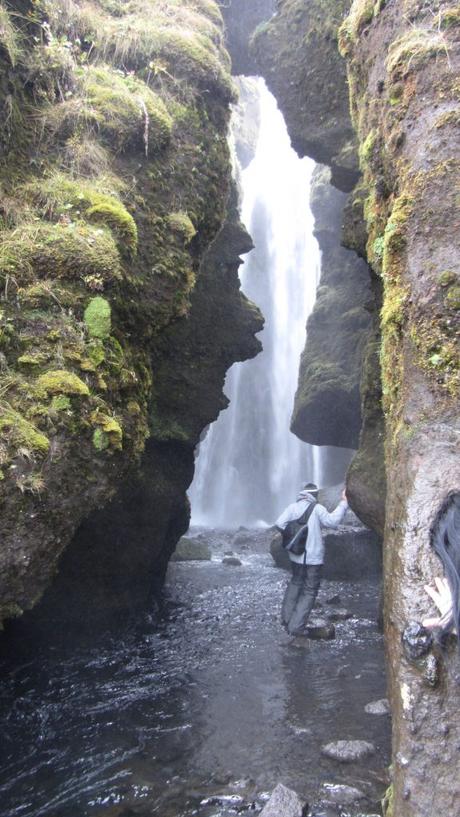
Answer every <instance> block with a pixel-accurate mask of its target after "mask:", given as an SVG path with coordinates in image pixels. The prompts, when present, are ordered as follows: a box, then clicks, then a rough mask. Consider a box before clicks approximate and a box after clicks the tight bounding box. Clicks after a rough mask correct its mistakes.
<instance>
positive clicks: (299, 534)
mask: <svg viewBox="0 0 460 817" xmlns="http://www.w3.org/2000/svg"><path fill="white" fill-rule="evenodd" d="M317 504H318V503H317V502H311V503H310V505H309V506H308V508H307V509H306V510H305V511H304V512H303V514H302V516H299V518H298V519H293V520H292V522H288V523H287V525H286V527H285V528H284V531H283V547H284V549H285V550H288V551H289V552H290V553H293V554H294V556H301V555H302V553H304V552H305V545H306V544H307V536H308V520H309V519H310V516H311V514H312V512H313V509H314V507H315V505H317Z"/></svg>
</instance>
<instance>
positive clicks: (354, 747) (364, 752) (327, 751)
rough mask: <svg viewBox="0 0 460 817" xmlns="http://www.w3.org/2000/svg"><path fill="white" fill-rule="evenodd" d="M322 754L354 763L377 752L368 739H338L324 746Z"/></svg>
mask: <svg viewBox="0 0 460 817" xmlns="http://www.w3.org/2000/svg"><path fill="white" fill-rule="evenodd" d="M321 754H322V755H324V756H325V757H330V758H332V760H338V761H339V763H354V762H356V761H358V760H363V759H364V758H365V757H368V756H369V755H373V754H375V746H374V744H373V743H369V742H368V741H367V740H337V741H335V742H334V743H327V744H326V745H325V746H323V747H322V748H321Z"/></svg>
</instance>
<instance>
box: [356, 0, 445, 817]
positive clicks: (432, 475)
mask: <svg viewBox="0 0 460 817" xmlns="http://www.w3.org/2000/svg"><path fill="white" fill-rule="evenodd" d="M361 5H362V4H361V3H358V2H357V0H355V2H354V3H353V6H352V10H351V15H350V18H349V19H348V21H346V23H345V27H347V28H348V29H349V30H351V27H352V25H351V24H352V18H353V16H354V15H355V13H357V11H358V10H359V7H360V6H361ZM452 11H454V14H452ZM401 12H403V13H402V14H401ZM457 15H458V11H457V8H456V7H455V6H452V5H449V4H448V3H441V4H437V5H436V7H435V8H434V7H430V8H428V6H427V4H426V3H424V2H422V0H406V1H405V2H403V3H400V4H393V3H387V4H385V7H384V8H383V9H379V13H378V14H377V15H376V14H375V13H374V17H373V19H372V21H370V22H368V23H367V24H366V25H365V27H364V28H363V29H362V30H356V36H353V37H351V38H350V39H349V40H348V43H347V48H346V57H347V61H348V78H349V86H350V91H351V110H352V117H353V121H354V123H355V126H356V129H357V133H358V138H359V140H360V144H361V168H362V171H363V181H362V184H363V186H364V187H366V188H367V199H366V203H365V207H364V212H365V217H366V222H367V225H366V226H367V232H368V241H367V252H368V258H369V260H370V262H371V264H372V267H373V269H374V272H375V275H376V276H378V278H379V279H380V281H381V285H382V290H383V303H382V310H381V317H380V323H381V331H382V345H381V350H380V363H381V369H382V391H383V398H382V402H383V407H384V411H385V460H386V471H387V498H386V520H385V542H384V550H385V558H384V563H385V568H384V569H385V576H384V585H385V612H386V641H387V651H388V657H389V667H388V669H389V683H390V697H391V699H392V700H393V701H401V690H403V699H404V696H405V693H404V691H405V690H414V689H417V690H418V693H417V700H416V702H415V701H412V698H411V696H410V695H408V697H407V699H405V700H404V706H403V709H401V707H399V706H395V708H394V712H393V752H394V762H393V764H392V786H391V789H390V790H389V792H388V794H387V797H386V798H385V800H386V802H385V803H384V810H385V813H388V814H393V813H394V814H404V815H407V817H412V815H414V817H415V815H421V814H427V815H428V814H430V815H431V814H442V813H450V812H452V811H453V812H455V809H456V802H457V801H458V796H459V788H458V785H456V784H454V782H453V781H457V774H456V768H457V764H458V758H457V757H456V754H455V750H454V749H453V746H455V745H456V744H457V743H458V740H459V739H460V732H459V728H458V724H457V725H456V726H454V727H453V731H452V729H450V730H449V739H448V740H444V739H441V743H442V753H443V768H444V770H445V774H444V775H443V777H442V779H439V778H437V779H436V785H435V786H433V768H434V765H433V764H434V763H435V762H436V761H435V756H436V753H437V752H438V751H439V742H438V741H437V740H436V741H434V742H433V741H432V736H433V735H434V734H438V732H437V730H438V729H439V721H440V718H441V719H442V721H443V722H445V723H453V724H455V723H456V717H457V711H458V689H457V688H456V684H455V672H456V670H455V666H456V658H454V654H453V653H452V654H447V653H446V654H445V655H444V656H443V660H442V663H443V679H444V680H443V683H442V685H440V686H439V688H438V689H434V688H433V687H430V686H429V684H426V683H425V679H423V678H422V676H421V672H420V667H417V666H416V665H414V664H412V663H411V662H408V661H407V659H406V657H405V656H404V655H403V653H402V650H401V631H402V630H403V629H404V627H405V626H406V623H407V621H409V620H411V619H413V615H414V611H417V610H420V611H423V610H425V609H426V594H425V592H424V589H423V588H424V585H426V584H430V583H431V581H432V580H433V577H435V576H437V575H439V569H440V563H439V562H438V561H437V559H436V557H435V555H434V553H433V550H432V548H431V547H430V529H431V526H432V525H433V521H434V520H435V519H436V514H437V512H438V510H439V509H440V508H441V505H442V503H443V502H444V500H445V498H446V495H447V493H448V492H449V490H454V491H455V490H457V486H458V481H459V468H458V463H459V460H460V448H459V444H458V428H459V412H458V406H459V393H460V354H459V348H460V346H459V342H458V341H459V334H458V319H457V314H458V313H456V302H457V301H456V288H457V287H456V284H457V282H458V279H457V281H456V280H455V278H454V277H453V276H452V274H451V273H452V272H456V271H457V270H458V256H459V251H460V247H459V234H458V228H457V225H456V223H455V218H453V214H454V213H456V212H457V211H458V189H457V187H458V185H457V179H458V173H459V169H460V168H459V161H458V156H459V139H458V119H457V116H456V114H455V111H456V109H457V107H458V90H459V88H458V74H459V71H460V41H459V33H458V32H459V28H458V25H457V24H456V23H457V19H456V18H457ZM370 133H375V134H376V136H377V138H376V140H375V143H374V145H373V148H372V150H368V147H369V145H368V144H366V142H367V139H368V136H369V134H370ZM382 239H383V241H382ZM366 451H367V456H366ZM369 453H370V451H369V448H368V446H367V448H366V446H364V448H363V449H362V451H361V452H360V454H358V459H357V461H356V463H353V465H352V468H351V470H350V475H349V483H350V488H351V490H352V491H353V490H354V489H355V485H354V480H355V477H356V472H357V476H358V479H359V481H360V482H361V483H362V474H363V473H364V472H365V471H366V470H367V471H368V474H369V477H368V484H369V485H372V480H373V472H372V468H373V463H372V458H371V457H370V456H369ZM359 458H360V459H359ZM360 472H361V476H360ZM361 498H364V492H361ZM409 699H410V700H409ZM415 732H417V740H418V741H421V742H423V743H424V745H425V746H426V747H427V751H426V752H423V753H419V754H418V753H416V752H415V753H412V754H411V759H410V762H409V763H408V764H402V763H400V762H399V760H400V758H401V756H402V755H404V756H408V755H407V752H408V751H409V753H411V752H412V748H413V747H414V734H415ZM410 747H412V748H410ZM408 791H410V802H409V801H408V800H407V792H408Z"/></svg>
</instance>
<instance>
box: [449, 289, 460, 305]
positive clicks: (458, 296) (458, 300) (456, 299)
mask: <svg viewBox="0 0 460 817" xmlns="http://www.w3.org/2000/svg"><path fill="white" fill-rule="evenodd" d="M446 302H447V305H448V306H449V307H450V308H451V309H460V286H453V287H450V289H449V291H448V293H447V295H446Z"/></svg>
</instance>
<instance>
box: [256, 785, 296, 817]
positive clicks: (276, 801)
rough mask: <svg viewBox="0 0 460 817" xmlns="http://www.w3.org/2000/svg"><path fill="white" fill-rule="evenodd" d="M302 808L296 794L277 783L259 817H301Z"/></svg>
mask: <svg viewBox="0 0 460 817" xmlns="http://www.w3.org/2000/svg"><path fill="white" fill-rule="evenodd" d="M304 806H305V803H303V802H302V800H301V799H300V797H299V795H298V794H297V792H295V791H292V789H288V788H287V787H286V786H283V784H282V783H278V785H277V786H276V788H275V789H274V790H273V793H272V795H271V797H270V800H269V801H268V803H267V805H266V806H265V807H264V808H263V809H262V811H261V813H260V817H302V814H303V812H304Z"/></svg>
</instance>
